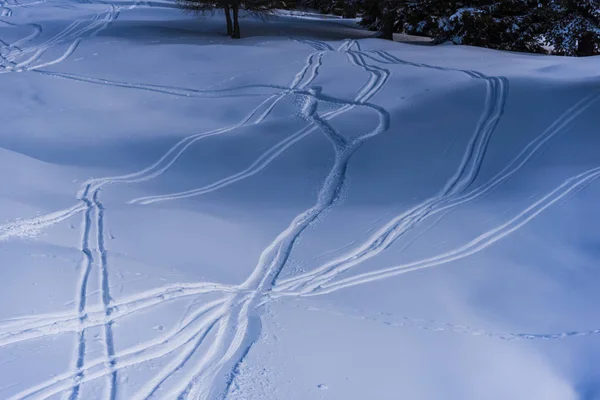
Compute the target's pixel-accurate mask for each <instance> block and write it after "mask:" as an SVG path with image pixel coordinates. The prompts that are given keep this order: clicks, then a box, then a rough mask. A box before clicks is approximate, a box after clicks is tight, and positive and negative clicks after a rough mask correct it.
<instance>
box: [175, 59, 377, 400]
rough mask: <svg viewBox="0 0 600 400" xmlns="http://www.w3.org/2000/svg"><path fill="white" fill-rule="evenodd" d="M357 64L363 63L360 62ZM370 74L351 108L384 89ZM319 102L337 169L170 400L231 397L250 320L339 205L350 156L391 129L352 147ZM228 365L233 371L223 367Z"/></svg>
mask: <svg viewBox="0 0 600 400" xmlns="http://www.w3.org/2000/svg"><path fill="white" fill-rule="evenodd" d="M357 65H360V64H359V63H357ZM365 70H367V72H369V74H370V75H371V77H372V79H370V80H369V87H368V88H367V89H366V90H364V91H361V92H360V93H359V94H358V95H357V97H356V98H355V99H354V101H353V102H351V103H350V104H349V105H351V104H365V103H366V101H365V100H364V99H360V97H361V96H373V95H374V94H376V93H377V91H378V90H380V89H381V88H382V87H383V85H381V84H380V82H381V80H384V79H385V78H386V75H384V74H377V73H376V72H375V71H374V70H369V69H368V68H366V67H365ZM311 97H312V98H311ZM316 99H319V96H318V93H314V96H307V98H306V99H305V104H304V107H303V109H302V113H303V114H304V115H305V117H306V118H307V119H314V120H315V123H316V124H317V125H318V126H320V127H321V128H323V129H322V130H323V133H324V134H325V135H326V137H327V138H328V139H329V140H330V141H331V142H332V144H333V147H334V149H335V153H336V156H335V161H334V165H333V166H332V169H331V170H330V173H329V175H328V176H327V178H326V179H325V182H324V183H323V186H322V188H321V190H320V192H319V195H318V197H317V202H316V204H315V205H314V206H313V207H311V208H309V209H307V210H306V211H304V212H303V213H301V214H299V215H298V216H297V217H296V218H295V219H294V220H293V221H292V222H291V223H290V225H289V226H288V227H287V228H286V229H285V230H284V231H282V232H281V233H280V234H279V236H278V237H277V238H276V239H275V240H274V241H273V242H272V243H271V244H270V245H269V246H268V247H267V248H266V249H265V250H264V251H263V253H262V255H261V257H260V259H259V262H258V264H257V266H256V268H255V270H254V271H253V273H252V274H251V275H250V276H249V277H248V279H247V280H246V281H245V282H244V283H242V284H241V285H240V288H243V289H246V290H251V291H252V294H251V295H243V296H242V295H237V296H234V297H233V298H231V299H230V300H229V301H228V303H226V305H225V306H224V307H226V308H228V309H229V310H231V311H230V312H229V318H227V319H223V320H222V321H221V322H220V326H219V330H218V332H217V334H216V336H217V338H216V339H215V340H214V342H213V344H212V346H211V347H210V349H209V350H208V351H207V353H206V354H205V356H204V358H203V359H202V361H201V362H200V363H199V364H198V365H197V366H196V368H194V369H193V370H192V371H191V372H190V373H189V374H188V376H187V377H186V378H185V379H183V380H182V383H181V384H180V385H178V386H176V387H175V388H174V389H173V390H171V391H170V392H169V394H168V395H167V397H169V398H171V397H173V398H198V399H209V398H211V399H212V398H221V397H223V396H224V395H225V394H226V393H227V391H228V389H229V384H231V381H232V379H226V377H225V376H224V374H229V373H231V372H230V371H235V370H236V366H237V364H238V363H239V362H240V361H241V360H242V359H243V357H244V356H245V355H246V354H247V352H248V351H249V349H250V348H251V346H252V345H253V343H255V341H256V340H257V339H258V334H259V333H260V330H259V329H251V328H250V326H251V320H252V318H253V317H254V316H253V315H252V311H253V310H254V309H255V308H256V307H257V306H258V304H259V303H260V301H261V300H262V298H263V296H264V293H267V292H269V291H270V290H272V288H273V286H274V284H275V281H276V279H277V276H278V275H279V273H280V272H281V270H282V269H283V267H284V266H285V264H286V262H287V260H288V258H289V254H290V252H291V250H292V248H293V246H294V244H295V242H296V240H297V239H298V237H299V236H300V235H301V234H302V232H303V231H304V230H305V229H306V228H307V227H308V226H310V225H311V224H312V223H313V222H314V221H315V220H316V219H317V218H318V217H319V216H320V215H321V214H322V213H323V212H325V211H326V210H328V209H329V208H330V207H331V206H333V205H334V204H335V203H336V202H337V201H338V199H339V195H340V193H341V190H342V187H343V185H344V182H345V179H346V170H347V165H348V162H349V160H350V158H351V156H352V155H353V154H354V153H355V151H356V150H357V149H358V148H359V147H360V146H361V145H362V144H363V143H364V142H365V141H366V140H367V139H368V138H371V137H373V136H375V135H378V134H381V133H383V132H385V131H386V130H387V129H388V123H389V118H388V116H387V113H385V112H381V113H378V115H379V117H380V118H379V119H380V121H379V123H378V125H377V126H376V127H375V129H373V130H372V131H369V132H367V133H365V134H363V135H362V136H360V137H358V138H357V139H354V140H353V141H352V142H347V141H346V140H345V139H341V138H340V136H339V134H338V133H337V132H335V130H334V129H333V128H332V127H331V126H329V125H327V124H324V121H323V120H322V119H321V120H319V116H318V106H317V105H316V101H315V100H316ZM381 114H383V115H381ZM227 365H228V366H229V368H224V367H225V366H227Z"/></svg>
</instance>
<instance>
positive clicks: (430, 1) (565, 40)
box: [178, 0, 600, 56]
mask: <svg viewBox="0 0 600 400" xmlns="http://www.w3.org/2000/svg"><path fill="white" fill-rule="evenodd" d="M178 1H179V2H180V4H181V5H183V7H184V8H185V9H187V10H188V11H191V12H195V13H201V14H202V13H207V12H213V11H215V10H222V11H223V12H224V14H225V19H226V23H227V34H228V35H231V36H232V37H234V38H239V37H240V26H239V21H238V15H239V11H240V10H246V11H247V12H249V13H251V14H259V15H264V14H268V13H270V12H272V11H273V10H275V9H278V8H294V7H309V8H312V9H316V10H319V11H320V12H322V13H332V14H337V15H342V16H344V17H346V18H354V17H356V16H360V17H361V19H362V22H361V24H362V25H363V26H365V27H367V28H368V29H371V30H374V31H378V32H380V35H379V36H380V37H382V38H384V39H393V34H394V33H395V32H402V33H407V34H412V35H422V36H428V37H430V38H432V39H433V43H442V42H447V41H452V42H454V43H457V44H465V45H473V46H482V47H489V48H493V49H499V50H512V51H526V52H536V53H546V52H548V49H549V51H550V52H551V53H552V54H558V55H569V56H588V55H594V54H600V0H467V1H456V0H288V1H286V0H212V1H206V0H178Z"/></svg>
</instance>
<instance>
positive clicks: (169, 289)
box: [0, 282, 238, 347]
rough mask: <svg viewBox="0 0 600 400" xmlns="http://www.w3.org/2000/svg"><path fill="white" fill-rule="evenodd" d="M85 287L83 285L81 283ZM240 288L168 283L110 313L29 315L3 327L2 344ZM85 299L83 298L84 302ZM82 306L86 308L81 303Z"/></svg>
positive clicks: (117, 305) (114, 306) (114, 307)
mask: <svg viewBox="0 0 600 400" xmlns="http://www.w3.org/2000/svg"><path fill="white" fill-rule="evenodd" d="M80 285H81V287H82V288H83V285H82V284H80ZM236 291H238V289H237V288H235V287H231V286H225V285H217V284H210V283H204V282H201V283H185V284H174V285H168V286H165V287H162V288H157V289H152V290H149V291H146V292H142V293H138V294H136V295H134V296H129V297H126V298H124V299H123V300H121V301H119V302H114V303H113V304H112V306H111V308H110V314H109V315H108V316H107V315H106V312H105V311H104V308H103V307H98V306H95V307H90V306H88V307H87V308H85V313H79V312H76V313H58V314H43V315H37V316H28V317H27V318H23V319H22V320H15V321H11V322H8V323H5V324H3V325H1V326H0V347H3V346H7V345H10V344H13V343H18V342H22V341H26V340H31V339H37V338H40V337H45V336H54V335H58V334H61V333H66V332H79V331H80V330H83V329H87V328H91V327H96V326H103V325H104V324H107V323H109V322H111V321H115V320H117V319H119V318H123V317H126V316H128V315H131V314H134V313H136V312H139V311H144V310H147V309H149V308H151V307H154V306H158V305H162V304H165V303H166V302H169V301H174V300H178V299H182V298H185V297H192V296H197V295H200V294H207V293H224V294H226V293H233V292H236ZM81 302H82V301H80V303H81ZM79 308H82V309H83V307H82V306H81V305H79Z"/></svg>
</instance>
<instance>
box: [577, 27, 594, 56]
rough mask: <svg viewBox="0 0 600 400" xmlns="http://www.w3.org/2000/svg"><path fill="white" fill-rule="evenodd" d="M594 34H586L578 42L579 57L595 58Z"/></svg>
mask: <svg viewBox="0 0 600 400" xmlns="http://www.w3.org/2000/svg"><path fill="white" fill-rule="evenodd" d="M594 47H595V43H594V34H593V33H592V32H586V33H584V34H583V35H581V37H580V38H579V40H578V43H577V55H578V56H579V57H585V56H593V55H594V50H595V49H594Z"/></svg>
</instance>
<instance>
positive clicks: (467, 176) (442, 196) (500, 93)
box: [275, 47, 508, 291]
mask: <svg viewBox="0 0 600 400" xmlns="http://www.w3.org/2000/svg"><path fill="white" fill-rule="evenodd" d="M349 48H350V47H349ZM353 56H354V57H362V56H361V53H360V48H359V52H357V53H355V54H353ZM355 62H356V61H355ZM363 62H364V60H363ZM484 82H485V84H486V100H485V106H484V110H483V113H482V115H481V118H480V120H479V122H478V124H477V126H476V129H475V132H474V134H473V136H472V138H471V141H470V142H469V144H468V145H467V149H466V151H465V153H464V156H463V159H462V161H461V164H460V165H459V167H458V169H457V171H456V172H455V174H454V175H453V176H452V177H451V178H450V179H449V181H448V182H447V183H446V186H445V187H444V188H443V189H442V191H441V192H440V193H439V194H438V195H437V196H436V197H434V198H431V199H428V200H425V201H424V202H422V203H421V204H420V205H418V206H416V207H414V208H413V209H411V210H409V211H408V212H406V213H403V214H401V215H399V216H397V217H396V218H393V219H392V220H390V221H389V222H388V223H387V224H386V225H384V226H383V227H382V228H380V229H379V230H378V231H377V232H376V233H375V234H374V235H372V236H371V238H370V240H369V241H367V242H365V243H364V244H363V245H361V246H359V247H357V248H355V249H353V250H352V251H351V252H349V253H348V254H346V255H344V256H342V257H340V259H338V260H334V261H332V262H330V263H329V264H326V265H324V266H323V267H319V268H317V269H315V270H314V271H311V272H308V273H305V274H301V275H298V276H295V277H293V278H289V279H287V280H285V281H282V282H281V284H280V285H278V286H279V288H278V289H275V290H288V289H290V288H297V286H298V285H302V286H306V289H305V290H307V291H310V290H314V288H315V287H317V286H319V285H320V283H321V281H323V280H327V279H331V277H332V275H337V274H339V273H342V272H344V271H345V270H347V269H349V268H351V267H352V266H354V265H357V264H359V263H361V262H363V261H364V260H366V259H368V258H371V257H373V256H375V255H377V254H379V253H381V252H382V251H384V250H386V249H387V248H388V247H389V246H390V245H391V244H392V243H394V242H395V241H396V240H397V239H398V238H399V237H401V236H402V235H404V234H405V233H406V232H407V231H408V230H410V229H412V228H413V227H414V226H415V225H416V224H418V223H419V222H420V221H421V220H422V219H423V218H425V217H426V216H427V215H428V214H429V212H430V211H431V209H433V208H435V206H436V205H437V204H439V203H442V202H444V201H445V200H446V198H448V197H451V196H455V195H457V194H460V193H462V192H463V191H464V190H466V189H467V188H469V186H470V185H471V184H472V183H473V181H474V180H475V178H476V177H477V175H478V173H479V170H480V168H481V164H482V162H483V159H484V155H485V150H486V148H487V145H488V143H489V140H490V138H491V136H492V134H493V132H494V130H495V128H496V126H497V124H498V121H499V118H500V116H501V115H502V113H503V110H504V104H505V103H506V100H507V98H508V96H507V95H508V83H507V81H506V80H504V79H500V78H489V79H488V78H486V79H484Z"/></svg>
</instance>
